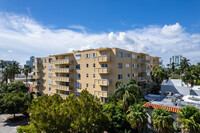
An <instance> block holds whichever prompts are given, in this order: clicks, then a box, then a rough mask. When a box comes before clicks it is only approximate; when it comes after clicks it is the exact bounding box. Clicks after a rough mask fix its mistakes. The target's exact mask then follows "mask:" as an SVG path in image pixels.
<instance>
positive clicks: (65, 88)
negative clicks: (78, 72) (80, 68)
mask: <svg viewBox="0 0 200 133" xmlns="http://www.w3.org/2000/svg"><path fill="white" fill-rule="evenodd" d="M51 88H53V89H58V90H64V91H70V90H71V88H70V87H69V86H65V85H51Z"/></svg>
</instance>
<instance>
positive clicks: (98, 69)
mask: <svg viewBox="0 0 200 133" xmlns="http://www.w3.org/2000/svg"><path fill="white" fill-rule="evenodd" d="M94 72H95V73H100V74H108V73H110V72H109V70H108V68H107V67H101V68H95V69H94Z"/></svg>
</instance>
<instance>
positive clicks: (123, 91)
mask: <svg viewBox="0 0 200 133" xmlns="http://www.w3.org/2000/svg"><path fill="white" fill-rule="evenodd" d="M114 94H115V95H116V97H118V98H119V99H121V100H122V107H123V109H124V110H126V109H127V107H128V106H129V105H131V104H133V103H138V100H139V98H140V96H141V92H140V88H139V87H138V85H137V84H135V81H134V80H130V81H128V82H127V83H123V84H122V83H121V84H120V85H119V86H118V88H117V89H116V90H115V92H114Z"/></svg>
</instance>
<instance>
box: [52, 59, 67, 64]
mask: <svg viewBox="0 0 200 133" xmlns="http://www.w3.org/2000/svg"><path fill="white" fill-rule="evenodd" d="M52 63H53V64H69V59H59V60H54V61H52Z"/></svg>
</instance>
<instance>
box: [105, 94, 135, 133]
mask: <svg viewBox="0 0 200 133" xmlns="http://www.w3.org/2000/svg"><path fill="white" fill-rule="evenodd" d="M111 99H112V100H110V97H109V100H108V101H109V103H107V104H103V112H104V114H106V115H107V116H108V118H109V120H110V122H109V127H108V130H107V131H108V132H110V133H119V132H123V131H124V130H125V129H126V130H131V126H130V124H129V123H128V122H127V121H126V112H124V111H123V109H122V107H121V101H117V102H116V101H115V100H114V101H113V97H112V98H111Z"/></svg>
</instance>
